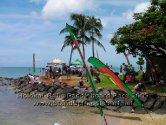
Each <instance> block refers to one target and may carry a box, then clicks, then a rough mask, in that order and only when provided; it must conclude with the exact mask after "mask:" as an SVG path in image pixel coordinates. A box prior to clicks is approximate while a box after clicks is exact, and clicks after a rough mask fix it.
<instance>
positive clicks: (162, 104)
mask: <svg viewBox="0 0 166 125" xmlns="http://www.w3.org/2000/svg"><path fill="white" fill-rule="evenodd" d="M0 86H11V87H12V88H13V89H14V91H15V93H16V94H18V95H19V97H20V98H37V97H38V98H39V97H40V98H45V97H46V98H47V99H49V100H51V101H56V102H57V101H58V102H63V103H64V104H68V105H69V104H70V105H79V106H85V105H86V106H91V107H95V106H96V101H95V98H94V95H93V90H92V88H91V87H87V88H86V87H78V86H77V87H73V86H69V85H67V84H62V85H58V84H54V85H49V84H46V83H41V84H37V83H35V84H31V83H29V80H28V78H27V77H26V76H25V77H20V78H17V79H12V78H2V77H0ZM136 96H137V97H138V98H139V99H140V100H141V101H142V103H143V104H144V107H145V109H147V110H145V109H143V108H139V107H137V106H136V104H135V103H134V102H133V101H132V100H131V98H130V97H128V96H127V94H126V93H124V92H122V91H120V90H107V89H102V88H100V89H99V98H100V104H101V105H102V107H103V108H105V109H108V110H111V111H116V112H128V113H131V112H132V113H141V114H144V113H147V112H154V113H159V114H161V113H166V96H164V95H157V94H151V93H141V94H136ZM40 105H43V104H40ZM47 106H54V104H53V103H49V104H47Z"/></svg>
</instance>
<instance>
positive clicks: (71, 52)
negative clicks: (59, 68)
mask: <svg viewBox="0 0 166 125" xmlns="http://www.w3.org/2000/svg"><path fill="white" fill-rule="evenodd" d="M72 55H73V46H71V51H70V60H69V66H70V65H71V59H72Z"/></svg>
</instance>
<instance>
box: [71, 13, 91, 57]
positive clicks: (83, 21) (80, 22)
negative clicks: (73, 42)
mask: <svg viewBox="0 0 166 125" xmlns="http://www.w3.org/2000/svg"><path fill="white" fill-rule="evenodd" d="M70 19H71V20H72V21H73V22H74V25H73V26H74V27H76V28H77V30H78V37H77V38H79V39H80V40H81V44H82V50H83V57H84V58H85V44H86V43H88V42H89V40H90V39H89V38H88V36H87V31H88V27H87V26H88V25H87V23H88V20H87V16H85V15H84V14H71V16H70Z"/></svg>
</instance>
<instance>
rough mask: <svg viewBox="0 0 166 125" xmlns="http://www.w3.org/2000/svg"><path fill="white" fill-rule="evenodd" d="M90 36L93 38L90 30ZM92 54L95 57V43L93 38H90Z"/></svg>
mask: <svg viewBox="0 0 166 125" xmlns="http://www.w3.org/2000/svg"><path fill="white" fill-rule="evenodd" d="M92 38H93V31H92ZM92 55H93V57H95V43H94V40H92Z"/></svg>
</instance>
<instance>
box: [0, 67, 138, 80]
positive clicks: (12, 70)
mask: <svg viewBox="0 0 166 125" xmlns="http://www.w3.org/2000/svg"><path fill="white" fill-rule="evenodd" d="M138 69H139V68H138V67H135V70H136V71H138ZM112 70H113V71H114V72H119V68H118V67H113V68H112ZM28 73H31V74H33V68H32V67H0V77H8V78H18V77H21V76H25V75H27V74H28ZM35 75H44V73H43V71H42V68H36V73H35Z"/></svg>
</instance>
